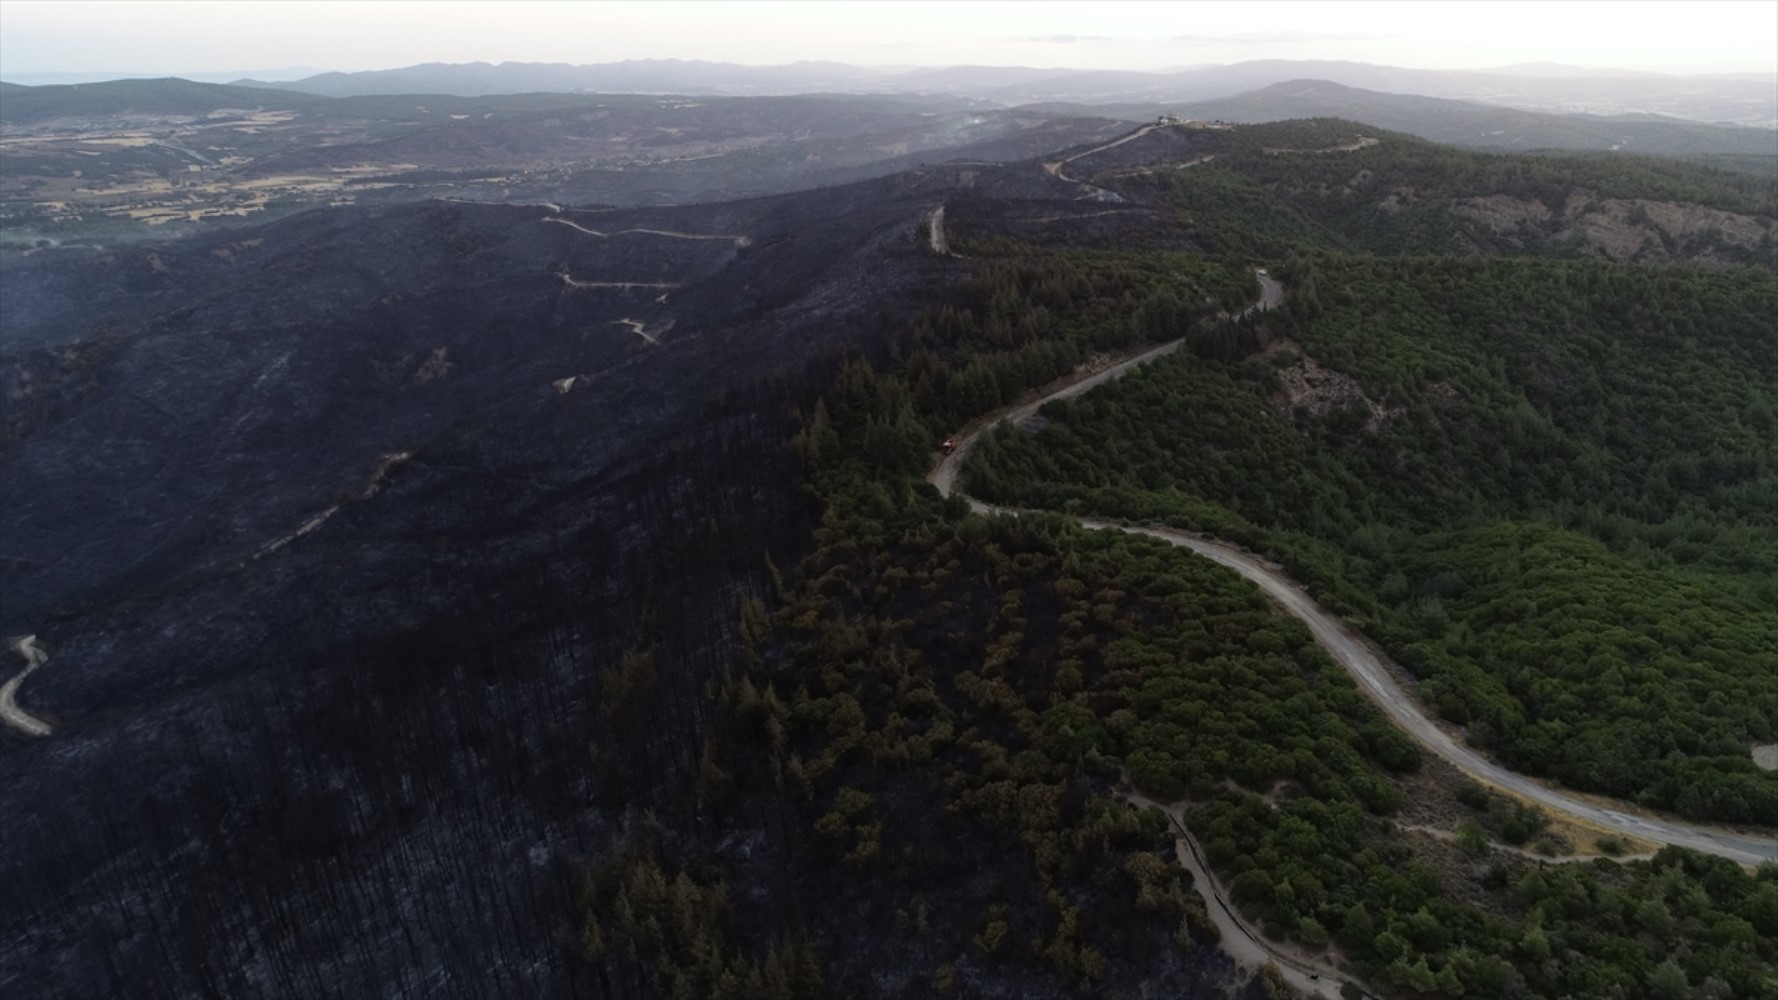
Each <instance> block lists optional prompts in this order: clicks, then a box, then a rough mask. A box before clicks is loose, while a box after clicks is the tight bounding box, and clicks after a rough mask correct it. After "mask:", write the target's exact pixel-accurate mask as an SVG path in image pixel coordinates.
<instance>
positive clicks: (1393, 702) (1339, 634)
mask: <svg viewBox="0 0 1778 1000" xmlns="http://www.w3.org/2000/svg"><path fill="white" fill-rule="evenodd" d="M1258 277H1259V281H1260V288H1261V294H1260V300H1259V301H1258V302H1256V303H1254V304H1253V305H1251V306H1249V307H1248V308H1247V310H1246V312H1252V311H1254V310H1256V309H1270V308H1273V307H1274V306H1276V305H1277V304H1278V303H1279V302H1280V301H1282V300H1283V297H1284V289H1283V288H1282V287H1281V286H1280V285H1279V284H1278V283H1277V282H1276V281H1274V280H1272V279H1271V278H1270V277H1268V276H1266V275H1263V274H1262V275H1259V276H1258ZM1243 315H1245V313H1243ZM1179 344H1180V342H1179V341H1173V342H1172V343H1169V344H1163V345H1161V346H1160V347H1156V348H1154V349H1152V350H1149V351H1147V352H1145V353H1142V354H1139V355H1136V356H1135V357H1132V358H1129V359H1127V360H1125V361H1123V362H1120V363H1119V364H1117V365H1114V366H1112V367H1111V368H1109V369H1106V370H1105V371H1102V372H1099V373H1098V374H1096V375H1093V376H1091V377H1089V378H1084V379H1081V380H1080V381H1078V382H1074V383H1071V384H1069V385H1066V386H1063V387H1061V388H1058V389H1056V390H1055V391H1053V392H1050V393H1049V394H1047V395H1045V396H1043V397H1042V398H1040V399H1036V400H1033V401H1031V402H1027V403H1021V404H1017V405H1014V406H1010V407H1006V408H1005V409H1002V410H997V411H995V412H993V413H990V414H988V415H987V416H986V417H983V418H981V419H978V420H976V421H974V422H972V423H971V424H970V425H969V426H968V427H966V428H964V429H963V431H961V432H959V434H958V435H957V448H956V450H955V451H953V452H952V453H951V454H950V455H947V456H945V457H944V459H943V460H941V461H940V462H939V463H938V465H937V466H935V467H934V468H933V470H932V472H931V473H930V474H929V475H928V476H927V479H928V480H929V481H930V482H931V483H932V484H933V485H934V486H936V487H938V490H939V492H940V493H942V494H944V495H946V496H949V495H950V494H951V492H952V491H953V490H954V489H955V488H956V484H957V474H958V473H959V472H960V471H961V470H962V468H963V463H964V462H965V461H967V460H968V457H969V452H970V450H971V449H972V448H974V447H975V443H976V440H977V439H978V438H979V437H980V436H981V434H982V432H984V431H986V430H987V429H988V428H990V427H993V426H994V425H996V424H998V423H1000V422H1001V421H1003V420H1011V421H1013V422H1014V423H1017V422H1018V421H1021V420H1023V419H1025V418H1026V417H1029V416H1030V415H1031V414H1033V413H1036V412H1037V410H1038V408H1040V407H1041V406H1043V404H1045V403H1047V402H1050V401H1051V400H1056V399H1070V398H1072V397H1074V396H1078V395H1080V394H1082V393H1084V392H1087V391H1088V390H1090V389H1092V388H1094V387H1096V386H1099V385H1103V384H1104V383H1106V382H1109V381H1112V380H1113V379H1117V378H1121V377H1122V376H1124V375H1125V374H1127V373H1128V372H1129V371H1130V370H1131V369H1133V368H1135V367H1137V366H1138V365H1142V364H1145V363H1147V362H1149V361H1152V360H1153V359H1155V358H1158V357H1160V356H1162V355H1164V354H1169V353H1171V352H1173V351H1175V350H1178V348H1179ZM965 499H967V500H968V501H969V505H970V508H971V509H972V510H975V511H977V512H978V513H988V512H993V511H995V510H996V508H993V507H990V506H989V505H987V504H984V503H982V502H981V501H979V500H976V499H974V498H973V497H967V496H966V497H965ZM1006 513H1016V512H1015V511H1006ZM1080 523H1081V526H1082V527H1085V528H1091V529H1097V530H1107V531H1123V532H1128V533H1130V534H1137V535H1148V536H1150V537H1152V538H1158V539H1161V540H1162V541H1165V542H1168V543H1170V544H1173V545H1178V546H1181V547H1183V548H1189V549H1191V550H1192V551H1193V552H1196V553H1198V554H1199V555H1202V556H1204V557H1205V558H1207V559H1210V560H1211V561H1213V562H1216V563H1219V564H1221V565H1223V566H1227V567H1228V568H1230V569H1232V570H1234V571H1235V572H1237V573H1239V574H1241V575H1242V576H1244V577H1246V578H1247V579H1249V580H1252V581H1253V582H1254V583H1256V584H1258V585H1259V587H1260V589H1261V590H1263V591H1265V592H1266V594H1267V595H1269V596H1271V597H1272V598H1273V599H1274V600H1276V601H1278V603H1279V604H1281V605H1282V606H1283V607H1284V608H1285V610H1287V611H1289V612H1290V613H1291V614H1293V615H1295V616H1296V617H1297V618H1299V619H1301V620H1302V621H1303V623H1304V624H1306V625H1308V626H1309V631H1310V632H1311V633H1313V634H1314V636H1315V641H1316V642H1318V643H1320V644H1321V646H1322V648H1324V649H1326V650H1327V651H1328V653H1329V654H1330V655H1331V656H1332V657H1333V658H1334V660H1335V661H1336V662H1338V663H1339V664H1340V665H1341V666H1342V667H1345V668H1346V670H1347V671H1348V672H1350V673H1351V674H1352V676H1353V677H1354V678H1355V679H1356V680H1357V681H1358V686H1359V688H1360V689H1362V690H1363V691H1364V692H1365V694H1367V695H1369V696H1370V698H1371V700H1372V701H1375V702H1376V703H1377V705H1378V706H1379V707H1381V708H1382V709H1383V711H1384V712H1386V713H1387V714H1388V715H1389V717H1390V718H1391V719H1392V720H1394V721H1395V723H1396V725H1398V726H1400V727H1401V728H1403V729H1405V730H1407V732H1408V734H1409V735H1411V736H1413V737H1414V738H1415V739H1416V740H1418V741H1419V742H1420V744H1421V745H1422V746H1424V747H1426V748H1427V749H1429V750H1431V751H1432V752H1434V753H1436V754H1438V755H1439V756H1440V757H1443V758H1444V759H1446V760H1448V761H1450V762H1451V763H1452V764H1454V765H1456V766H1457V768H1458V769H1459V770H1461V771H1462V772H1464V773H1465V774H1467V775H1469V776H1470V777H1471V778H1474V779H1476V780H1477V781H1481V782H1483V783H1485V784H1489V785H1493V786H1495V787H1498V788H1502V789H1506V790H1508V791H1510V792H1513V793H1514V794H1517V795H1520V796H1523V797H1525V798H1527V799H1530V800H1532V801H1534V802H1536V803H1538V804H1539V805H1541V806H1543V807H1544V808H1546V809H1549V810H1551V811H1552V812H1557V813H1563V814H1566V815H1568V816H1571V817H1574V818H1575V819H1578V820H1580V821H1581V822H1583V823H1586V824H1588V825H1591V826H1594V827H1598V828H1601V829H1605V830H1609V831H1613V832H1616V833H1619V834H1623V835H1625V836H1630V837H1637V838H1641V839H1643V840H1651V841H1655V842H1657V843H1661V844H1673V845H1675V846H1679V847H1689V848H1691V849H1693V850H1697V851H1703V852H1705V853H1708V854H1715V855H1718V856H1720V857H1724V858H1728V859H1729V860H1731V861H1735V862H1738V863H1740V864H1747V865H1754V864H1758V863H1760V862H1762V861H1778V838H1773V837H1767V836H1761V835H1756V834H1750V833H1738V832H1735V831H1730V830H1722V829H1717V828H1713V827H1707V826H1696V825H1692V824H1689V823H1680V822H1676V821H1672V820H1664V819H1657V818H1654V817H1647V816H1637V815H1631V814H1629V813H1626V812H1620V811H1618V810H1615V809H1611V808H1608V807H1606V806H1602V805H1596V804H1594V803H1592V802H1589V801H1586V800H1585V799H1581V798H1577V797H1575V796H1573V795H1569V794H1567V793H1564V792H1561V791H1558V790H1556V789H1554V788H1550V787H1549V786H1547V785H1544V784H1543V783H1541V782H1539V781H1537V780H1535V779H1532V778H1528V777H1526V776H1525V775H1522V774H1519V773H1517V772H1515V771H1509V770H1507V769H1506V768H1504V767H1501V766H1500V765H1498V764H1496V763H1494V762H1493V761H1490V760H1488V759H1487V758H1485V757H1483V756H1481V755H1480V754H1478V753H1476V752H1475V751H1474V750H1471V749H1469V748H1468V747H1466V746H1464V745H1462V744H1461V743H1458V742H1457V741H1456V740H1454V739H1452V738H1451V737H1450V735H1449V734H1447V733H1446V732H1445V731H1444V730H1443V729H1441V728H1439V726H1438V724H1437V723H1435V722H1433V721H1432V720H1431V719H1430V718H1428V717H1427V716H1426V714H1425V713H1424V712H1423V711H1421V709H1420V706H1419V705H1418V704H1417V703H1416V702H1415V701H1414V699H1413V697H1412V696H1411V695H1409V694H1408V693H1407V692H1406V691H1405V690H1403V689H1402V687H1401V685H1400V684H1398V683H1397V682H1396V680H1395V676H1394V674H1393V673H1392V672H1391V671H1390V670H1389V668H1388V667H1387V666H1386V665H1385V664H1384V662H1383V661H1382V659H1381V657H1380V656H1379V655H1378V654H1377V653H1375V652H1373V651H1372V650H1371V648H1370V647H1369V646H1368V645H1367V644H1366V643H1365V642H1364V641H1363V640H1362V639H1361V638H1360V637H1359V636H1358V635H1357V634H1356V633H1354V632H1353V631H1352V630H1350V629H1348V628H1347V627H1346V626H1345V625H1344V624H1343V623H1342V622H1341V621H1340V620H1339V619H1338V618H1336V617H1334V616H1333V615H1332V614H1329V613H1328V612H1327V611H1326V610H1325V609H1323V608H1322V607H1321V606H1320V605H1319V604H1316V603H1315V601H1314V600H1313V599H1312V598H1310V597H1309V595H1308V594H1307V593H1305V592H1304V591H1303V589H1302V588H1301V587H1300V586H1298V585H1297V584H1296V583H1295V582H1294V581H1293V580H1291V579H1290V578H1289V577H1287V576H1285V575H1284V574H1283V573H1282V572H1280V571H1279V570H1278V569H1277V568H1276V567H1273V566H1270V565H1268V564H1266V563H1264V562H1262V561H1261V560H1260V559H1258V558H1256V557H1255V556H1253V555H1251V554H1249V553H1246V552H1243V551H1241V550H1240V549H1237V548H1236V547H1234V546H1232V545H1229V544H1227V543H1224V542H1219V541H1217V540H1215V539H1212V538H1206V537H1203V536H1200V535H1194V534H1191V533H1189V532H1183V531H1173V530H1169V529H1165V528H1151V527H1136V526H1131V525H1121V524H1112V523H1110V522H1107V521H1101V520H1095V519H1090V518H1089V519H1083V520H1082V521H1081V522H1080ZM1626 808H1628V807H1626Z"/></svg>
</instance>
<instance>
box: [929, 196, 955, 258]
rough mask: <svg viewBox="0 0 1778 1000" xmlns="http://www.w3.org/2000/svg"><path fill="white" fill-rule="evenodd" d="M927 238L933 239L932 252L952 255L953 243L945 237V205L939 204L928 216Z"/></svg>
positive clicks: (947, 255) (944, 255)
mask: <svg viewBox="0 0 1778 1000" xmlns="http://www.w3.org/2000/svg"><path fill="white" fill-rule="evenodd" d="M926 238H927V239H929V240H931V241H932V252H933V253H935V254H938V255H940V256H943V257H949V256H950V255H951V244H950V243H949V242H948V241H947V240H946V239H945V207H944V206H943V205H940V206H938V207H937V208H935V209H933V210H932V214H931V215H929V216H927V217H926Z"/></svg>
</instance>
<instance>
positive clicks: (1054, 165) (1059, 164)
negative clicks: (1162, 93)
mask: <svg viewBox="0 0 1778 1000" xmlns="http://www.w3.org/2000/svg"><path fill="white" fill-rule="evenodd" d="M1173 124H1174V123H1172V122H1151V123H1149V124H1147V125H1144V126H1142V127H1141V128H1139V129H1137V130H1136V131H1134V132H1131V133H1130V134H1129V135H1126V136H1123V137H1121V138H1117V139H1113V140H1111V141H1110V142H1108V143H1106V144H1105V145H1103V146H1094V147H1093V148H1092V149H1089V150H1087V151H1086V152H1084V153H1075V154H1074V155H1073V156H1069V157H1064V158H1063V159H1060V160H1052V161H1050V162H1049V163H1045V164H1044V165H1043V169H1044V170H1046V171H1048V172H1049V175H1050V176H1051V177H1057V178H1060V179H1062V180H1065V181H1072V182H1073V183H1076V184H1080V183H1084V182H1083V181H1080V180H1079V179H1077V178H1074V177H1070V176H1068V174H1067V173H1066V172H1065V171H1064V170H1063V169H1062V168H1063V167H1066V166H1067V165H1068V164H1070V163H1073V162H1074V161H1075V160H1078V159H1080V158H1082V157H1085V156H1092V155H1093V154H1094V153H1103V152H1105V151H1106V150H1108V149H1112V148H1115V147H1117V146H1122V145H1123V144H1124V143H1126V142H1134V141H1135V140H1137V139H1140V138H1142V137H1143V136H1145V135H1147V134H1148V133H1150V132H1153V131H1154V130H1156V129H1162V128H1172V127H1173Z"/></svg>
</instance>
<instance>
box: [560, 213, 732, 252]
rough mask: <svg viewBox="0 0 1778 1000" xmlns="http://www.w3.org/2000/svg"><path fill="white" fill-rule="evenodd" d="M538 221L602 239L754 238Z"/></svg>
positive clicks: (730, 240)
mask: <svg viewBox="0 0 1778 1000" xmlns="http://www.w3.org/2000/svg"><path fill="white" fill-rule="evenodd" d="M537 221H539V222H553V223H555V224H556V225H558V226H567V227H568V228H569V229H572V230H574V231H575V232H577V233H585V234H587V235H588V236H597V237H600V238H601V239H608V238H610V237H613V236H628V235H631V234H641V235H647V236H668V237H671V238H673V239H676V240H728V241H729V242H731V243H733V244H734V245H735V246H738V247H744V246H750V245H752V243H753V241H752V240H750V239H748V238H747V237H745V236H730V235H728V234H727V233H682V232H679V231H678V230H674V229H613V230H611V231H610V232H606V231H604V230H599V229H588V228H587V227H585V226H583V225H581V224H580V223H578V222H570V221H569V220H567V219H557V218H555V217H553V216H552V217H550V218H546V219H539V220H537Z"/></svg>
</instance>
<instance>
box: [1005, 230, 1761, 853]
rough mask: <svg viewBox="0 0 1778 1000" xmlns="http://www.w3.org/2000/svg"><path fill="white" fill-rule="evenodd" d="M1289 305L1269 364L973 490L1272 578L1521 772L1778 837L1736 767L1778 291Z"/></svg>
mask: <svg viewBox="0 0 1778 1000" xmlns="http://www.w3.org/2000/svg"><path fill="white" fill-rule="evenodd" d="M1291 279H1292V287H1293V289H1294V290H1295V296H1296V297H1295V299H1294V302H1293V304H1292V306H1291V307H1290V308H1289V309H1288V310H1287V312H1286V313H1284V314H1282V315H1277V316H1269V317H1267V318H1266V319H1265V326H1266V327H1268V328H1269V331H1270V335H1271V337H1273V338H1275V339H1274V340H1273V342H1272V346H1271V347H1270V348H1269V349H1268V350H1266V351H1265V352H1263V353H1254V352H1253V347H1255V346H1257V337H1256V336H1252V335H1250V336H1249V337H1248V338H1247V339H1245V340H1244V341H1243V340H1242V339H1240V338H1234V339H1232V340H1228V339H1225V340H1223V341H1219V342H1217V343H1216V344H1215V345H1214V349H1205V350H1201V351H1199V352H1197V353H1195V354H1182V355H1179V356H1176V357H1175V358H1170V359H1168V360H1166V361H1164V362H1161V363H1158V364H1156V365H1154V366H1152V367H1150V368H1148V369H1145V370H1144V371H1142V372H1139V373H1136V374H1135V375H1133V376H1132V377H1130V378H1128V379H1126V380H1124V381H1123V382H1120V383H1119V384H1117V385H1115V386H1110V387H1107V388H1104V389H1101V390H1099V391H1097V392H1095V393H1094V394H1092V395H1091V396H1089V397H1086V398H1084V399H1081V400H1078V401H1075V402H1071V403H1067V404H1056V405H1052V406H1050V407H1048V408H1046V410H1045V416H1046V417H1048V418H1049V419H1050V420H1051V421H1052V423H1051V424H1050V426H1049V427H1048V428H1047V429H1046V430H1045V431H1044V432H1043V433H1041V434H1039V435H1035V436H1033V435H1029V434H1025V433H1022V432H1019V431H1014V430H1002V431H1000V432H998V433H997V434H995V435H994V436H993V438H992V439H991V440H989V441H987V442H986V443H985V446H984V447H983V448H982V449H981V450H980V452H979V454H978V456H977V458H976V459H975V461H974V462H973V463H972V466H971V483H972V488H973V489H974V490H975V491H976V492H977V493H979V494H980V495H982V496H984V497H986V498H988V499H992V500H1000V501H1003V502H1008V503H1022V504H1028V505H1034V506H1041V507H1051V508H1056V509H1064V508H1067V509H1086V510H1092V511H1095V512H1101V513H1107V514H1122V515H1127V516H1132V517H1173V518H1177V519H1180V520H1182V521H1183V522H1185V523H1192V524H1197V525H1201V526H1203V527H1206V528H1208V529H1210V530H1212V531H1217V532H1220V533H1225V534H1231V535H1233V536H1235V537H1238V538H1240V539H1241V540H1243V541H1245V542H1247V543H1249V544H1251V545H1254V546H1256V547H1259V548H1262V549H1265V550H1268V551H1272V552H1274V553H1277V554H1279V555H1281V556H1283V557H1284V558H1285V559H1286V561H1287V562H1289V563H1290V564H1291V565H1292V566H1293V568H1294V569H1295V570H1296V571H1297V572H1298V573H1300V574H1302V575H1303V576H1305V577H1307V578H1309V579H1311V580H1313V581H1314V582H1315V583H1316V584H1317V585H1318V586H1319V587H1320V589H1321V590H1322V592H1323V594H1324V596H1326V597H1327V598H1328V599H1329V600H1330V601H1331V602H1332V603H1333V604H1334V605H1335V606H1336V607H1339V608H1340V609H1341V610H1342V611H1343V612H1344V613H1346V614H1347V615H1348V616H1349V617H1352V618H1353V620H1354V621H1355V622H1357V623H1359V624H1360V625H1361V627H1363V628H1365V629H1366V630H1367V631H1369V632H1370V633H1371V635H1372V636H1373V637H1374V638H1376V639H1377V640H1379V641H1381V642H1382V643H1383V644H1384V645H1385V646H1386V647H1387V648H1388V649H1389V651H1390V652H1391V653H1392V654H1393V655H1394V656H1395V657H1396V658H1397V659H1398V660H1399V661H1400V662H1401V663H1402V664H1403V665H1404V666H1406V667H1408V668H1409V669H1410V670H1412V671H1413V672H1414V673H1415V674H1417V675H1418V676H1420V677H1421V678H1422V679H1423V682H1424V683H1423V685H1422V688H1421V691H1422V695H1423V697H1424V698H1425V700H1426V701H1428V702H1429V703H1430V704H1432V705H1434V706H1436V707H1437V708H1438V710H1439V711H1440V712H1441V713H1442V714H1443V715H1444V716H1445V717H1446V718H1448V719H1450V720H1451V721H1453V722H1455V723H1458V724H1460V725H1464V726H1466V727H1467V732H1468V735H1469V738H1470V739H1471V740H1472V741H1473V742H1476V743H1478V744H1479V745H1482V746H1484V747H1487V748H1489V749H1490V750H1492V751H1494V752H1495V753H1497V754H1498V755H1499V756H1500V758H1501V759H1502V760H1503V761H1504V762H1506V763H1507V764H1508V765H1509V766H1512V767H1514V768H1516V769H1519V770H1524V771H1528V772H1531V773H1536V774H1543V775H1548V776H1551V777H1555V778H1557V779H1559V780H1561V781H1563V782H1564V783H1566V784H1569V785H1572V786H1575V787H1578V788H1583V789H1588V790H1592V791H1598V792H1603V793H1606V794H1609V795H1614V796H1619V797H1623V798H1628V799H1633V800H1636V801H1639V802H1642V803H1644V804H1647V805H1651V806H1658V807H1660V808H1663V809H1671V810H1674V811H1677V812H1679V813H1680V814H1681V815H1684V816H1687V817H1690V818H1696V819H1716V820H1728V821H1735V822H1751V823H1759V824H1762V825H1778V775H1772V774H1768V773H1762V772H1760V771H1758V770H1757V769H1756V768H1755V767H1754V766H1753V764H1752V762H1751V759H1750V757H1749V755H1748V750H1747V748H1748V745H1749V744H1750V743H1759V742H1766V741H1769V740H1772V739H1774V738H1778V610H1775V609H1778V445H1775V444H1774V442H1775V441H1778V416H1775V415H1778V344H1775V343H1774V340H1773V334H1772V326H1771V317H1772V316H1774V315H1778V278H1774V277H1773V276H1772V275H1771V274H1770V273H1768V272H1764V271H1759V270H1753V269H1746V270H1739V271H1704V270H1694V269H1682V268H1676V267H1675V268H1664V269H1660V270H1654V271H1650V270H1637V269H1632V268H1629V267H1624V266H1619V265H1607V264H1598V263H1579V262H1554V261H1550V262H1534V261H1524V260H1489V261H1452V260H1435V259H1413V258H1403V259H1387V260H1384V259H1349V258H1321V259H1317V260H1316V261H1315V262H1314V263H1313V264H1312V265H1310V264H1305V265H1303V266H1300V267H1298V268H1297V269H1295V270H1294V271H1293V272H1292V273H1291ZM1305 357H1307V358H1312V359H1314V361H1315V362H1318V365H1319V366H1324V367H1323V368H1321V369H1320V370H1317V369H1309V368H1306V363H1305V361H1304V360H1303V359H1304V358H1305ZM1306 379H1315V380H1318V381H1320V382H1321V383H1322V384H1323V386H1327V387H1333V388H1329V389H1326V390H1324V392H1323V393H1322V394H1321V395H1313V394H1310V395H1303V394H1302V389H1303V386H1304V384H1305V381H1306ZM1287 382H1288V383H1289V384H1290V385H1295V386H1296V387H1297V391H1298V393H1299V395H1298V397H1297V398H1296V399H1295V400H1293V399H1292V398H1291V396H1290V391H1291V390H1290V388H1289V386H1288V385H1287ZM1330 393H1331V395H1330ZM1360 393H1362V395H1360Z"/></svg>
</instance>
